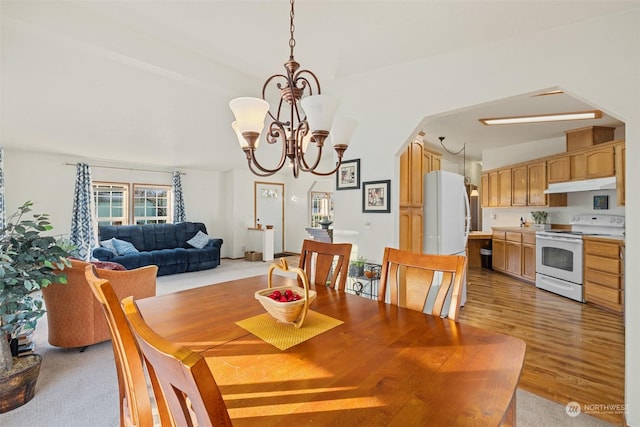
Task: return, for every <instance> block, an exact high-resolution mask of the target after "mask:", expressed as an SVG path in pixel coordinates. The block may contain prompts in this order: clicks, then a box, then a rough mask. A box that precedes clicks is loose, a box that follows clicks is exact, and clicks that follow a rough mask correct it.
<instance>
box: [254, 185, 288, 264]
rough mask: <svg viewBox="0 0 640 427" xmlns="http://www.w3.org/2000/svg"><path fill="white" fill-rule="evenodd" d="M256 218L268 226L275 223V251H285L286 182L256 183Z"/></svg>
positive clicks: (264, 225) (263, 225)
mask: <svg viewBox="0 0 640 427" xmlns="http://www.w3.org/2000/svg"><path fill="white" fill-rule="evenodd" d="M254 214H255V216H254V218H255V220H256V223H259V224H261V225H262V227H266V226H267V225H273V237H274V238H273V240H274V242H273V252H274V253H276V254H277V253H280V252H283V251H284V184H281V183H273V182H259V181H256V182H255V183H254Z"/></svg>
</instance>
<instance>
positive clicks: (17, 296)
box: [0, 202, 72, 413]
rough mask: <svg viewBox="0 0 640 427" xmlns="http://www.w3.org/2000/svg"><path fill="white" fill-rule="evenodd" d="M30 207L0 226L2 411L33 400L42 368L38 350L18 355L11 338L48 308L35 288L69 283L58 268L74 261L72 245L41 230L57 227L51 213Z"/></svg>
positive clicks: (32, 322) (0, 392) (29, 205)
mask: <svg viewBox="0 0 640 427" xmlns="http://www.w3.org/2000/svg"><path fill="white" fill-rule="evenodd" d="M32 207H33V203H32V202H26V203H25V204H23V205H22V206H21V207H20V208H18V210H17V211H16V212H15V213H14V214H13V215H12V216H11V217H9V218H8V220H7V225H6V226H5V227H4V228H3V229H1V230H0V332H1V333H0V396H2V398H0V413H2V412H6V411H8V410H11V409H14V408H16V407H18V406H21V405H23V404H24V403H26V402H28V401H29V400H31V398H32V397H33V392H34V389H35V380H36V379H37V376H38V373H39V371H40V361H41V358H40V356H39V355H37V354H34V355H29V356H25V357H15V356H14V355H13V354H12V352H11V348H10V346H9V341H10V340H11V339H16V338H17V336H18V335H19V334H20V333H21V331H24V330H29V329H33V328H35V326H36V323H37V321H38V319H39V318H40V317H42V315H43V314H44V312H45V311H44V309H43V307H42V300H41V299H40V298H39V297H38V296H36V295H34V294H35V293H36V292H37V291H39V290H40V289H42V288H44V287H46V286H48V285H50V284H51V283H66V276H65V275H64V274H60V272H59V271H60V270H63V269H64V267H66V266H70V265H71V264H70V262H69V260H68V257H69V256H70V255H71V254H70V252H69V251H70V250H71V249H72V246H71V245H69V244H65V243H63V242H60V241H57V240H56V239H55V238H54V237H51V236H42V235H41V233H43V232H48V231H50V230H51V229H52V228H53V227H52V226H51V224H50V223H49V215H48V214H34V215H32V217H33V218H32V219H28V218H25V214H27V213H29V212H31V209H32Z"/></svg>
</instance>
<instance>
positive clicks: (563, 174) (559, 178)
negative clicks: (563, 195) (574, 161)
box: [547, 155, 571, 184]
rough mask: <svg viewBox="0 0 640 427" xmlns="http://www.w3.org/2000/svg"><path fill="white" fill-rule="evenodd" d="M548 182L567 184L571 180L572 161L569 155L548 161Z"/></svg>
mask: <svg viewBox="0 0 640 427" xmlns="http://www.w3.org/2000/svg"><path fill="white" fill-rule="evenodd" d="M547 171H548V175H547V182H548V183H549V184H553V183H556V182H566V181H569V180H571V159H570V158H569V155H562V156H558V157H554V158H552V159H549V160H548V161H547Z"/></svg>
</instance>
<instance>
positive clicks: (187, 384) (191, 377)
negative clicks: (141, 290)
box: [122, 297, 231, 427]
mask: <svg viewBox="0 0 640 427" xmlns="http://www.w3.org/2000/svg"><path fill="white" fill-rule="evenodd" d="M122 304H123V306H124V312H125V315H126V316H127V320H128V321H129V325H130V326H131V330H132V332H133V335H134V336H135V337H136V340H137V341H138V345H139V347H140V349H141V351H142V354H143V356H144V359H145V362H146V363H147V366H150V367H151V368H152V369H150V375H151V373H153V375H155V376H156V377H157V380H158V382H159V383H160V387H161V388H162V390H163V392H164V397H165V400H164V402H165V404H166V405H167V409H168V411H169V412H170V413H171V415H172V416H173V419H174V421H175V424H176V425H177V426H180V427H181V426H199V427H210V426H231V419H230V418H229V413H228V411H227V406H226V405H225V403H224V400H223V399H222V395H221V394H220V389H219V388H218V385H217V384H216V381H215V379H214V378H213V374H212V373H211V371H210V370H209V366H208V365H207V362H206V360H205V359H204V358H203V357H202V356H201V355H199V354H198V353H195V352H193V351H191V350H189V349H187V348H185V347H182V346H180V345H178V344H175V343H173V342H170V341H167V340H166V339H164V338H162V337H161V336H160V335H158V334H157V333H155V332H154V331H153V330H152V329H151V328H150V327H149V326H148V325H147V324H146V323H145V321H144V319H143V318H142V316H141V314H140V311H138V307H137V306H136V303H135V302H134V301H133V298H132V297H127V298H125V299H124V300H122Z"/></svg>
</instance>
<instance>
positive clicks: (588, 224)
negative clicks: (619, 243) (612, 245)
mask: <svg viewBox="0 0 640 427" xmlns="http://www.w3.org/2000/svg"><path fill="white" fill-rule="evenodd" d="M624 227H625V222H624V216H622V215H599V214H598V215H590V214H585V215H576V216H574V217H573V218H571V229H572V230H573V231H579V232H582V233H585V234H587V233H593V234H600V233H605V234H613V235H622V234H624Z"/></svg>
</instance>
